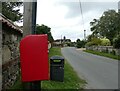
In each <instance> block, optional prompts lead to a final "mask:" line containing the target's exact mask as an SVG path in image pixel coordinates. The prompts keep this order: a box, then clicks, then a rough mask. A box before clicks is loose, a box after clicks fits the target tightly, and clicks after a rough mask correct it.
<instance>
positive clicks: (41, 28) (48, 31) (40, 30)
mask: <svg viewBox="0 0 120 91" xmlns="http://www.w3.org/2000/svg"><path fill="white" fill-rule="evenodd" d="M36 34H47V35H48V40H49V41H50V42H53V40H54V39H53V36H52V34H51V28H50V27H48V26H46V25H43V24H42V25H41V26H39V25H37V26H36Z"/></svg>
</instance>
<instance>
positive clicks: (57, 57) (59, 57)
mask: <svg viewBox="0 0 120 91" xmlns="http://www.w3.org/2000/svg"><path fill="white" fill-rule="evenodd" d="M50 60H64V58H63V57H61V56H58V55H55V56H52V57H51V58H50Z"/></svg>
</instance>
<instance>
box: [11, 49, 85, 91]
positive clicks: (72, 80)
mask: <svg viewBox="0 0 120 91" xmlns="http://www.w3.org/2000/svg"><path fill="white" fill-rule="evenodd" d="M55 55H59V56H62V54H61V49H60V48H51V49H50V52H49V58H50V57H51V56H55ZM85 84H86V81H85V80H83V79H80V78H79V77H78V76H77V73H76V72H75V71H74V70H73V68H72V67H71V66H70V65H69V64H68V62H67V61H66V60H65V65H64V82H57V81H50V80H49V81H41V88H42V89H46V90H48V89H51V90H55V89H61V90H63V89H76V90H77V89H84V86H85ZM11 89H22V83H21V81H20V79H19V80H18V81H16V83H15V85H14V86H13V87H12V88H11Z"/></svg>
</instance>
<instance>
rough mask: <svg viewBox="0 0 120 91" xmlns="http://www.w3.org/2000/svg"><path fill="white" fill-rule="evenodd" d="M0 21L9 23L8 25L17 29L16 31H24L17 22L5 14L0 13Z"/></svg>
mask: <svg viewBox="0 0 120 91" xmlns="http://www.w3.org/2000/svg"><path fill="white" fill-rule="evenodd" d="M0 21H1V22H2V24H7V26H9V27H11V28H12V29H15V30H16V31H18V32H20V33H23V30H22V29H21V28H20V27H19V26H18V25H16V24H14V23H13V22H12V21H11V20H9V19H7V18H6V17H5V16H4V15H3V14H1V13H0Z"/></svg>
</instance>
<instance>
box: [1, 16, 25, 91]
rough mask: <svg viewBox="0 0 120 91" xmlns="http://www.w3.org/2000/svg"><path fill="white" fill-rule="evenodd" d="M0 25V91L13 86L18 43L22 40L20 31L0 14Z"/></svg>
mask: <svg viewBox="0 0 120 91" xmlns="http://www.w3.org/2000/svg"><path fill="white" fill-rule="evenodd" d="M0 22H1V23H2V28H1V29H2V89H3V90H4V89H8V88H10V87H11V86H13V85H14V83H15V81H16V79H17V77H18V75H19V72H20V67H19V64H20V61H19V42H20V40H21V38H22V34H23V31H22V29H21V28H20V27H19V26H17V25H15V24H14V23H13V22H12V21H11V20H9V19H7V18H6V17H5V16H4V15H2V14H0Z"/></svg>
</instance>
